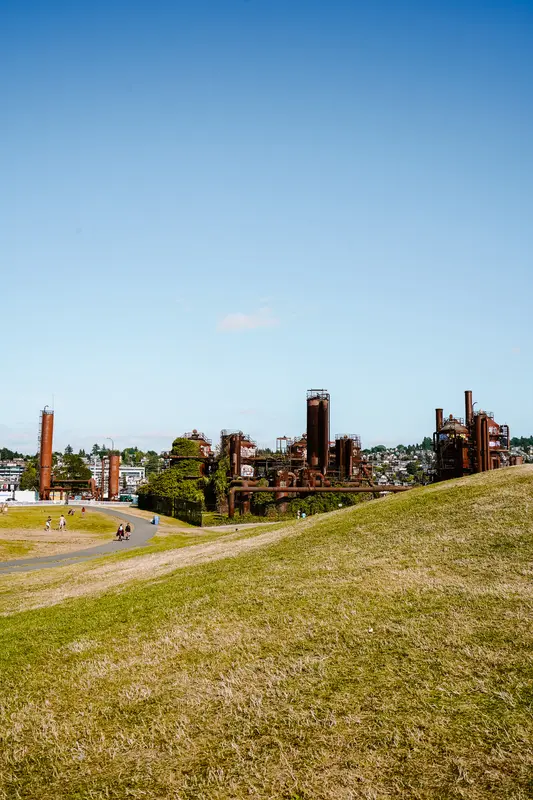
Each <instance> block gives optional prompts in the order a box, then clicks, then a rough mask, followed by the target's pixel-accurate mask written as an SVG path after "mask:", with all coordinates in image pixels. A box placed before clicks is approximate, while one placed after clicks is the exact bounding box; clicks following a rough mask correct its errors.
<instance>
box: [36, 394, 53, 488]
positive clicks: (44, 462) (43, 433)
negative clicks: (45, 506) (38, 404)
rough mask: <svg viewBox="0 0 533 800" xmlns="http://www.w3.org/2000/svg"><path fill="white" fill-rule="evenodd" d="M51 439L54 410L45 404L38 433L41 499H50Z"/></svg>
mask: <svg viewBox="0 0 533 800" xmlns="http://www.w3.org/2000/svg"><path fill="white" fill-rule="evenodd" d="M53 439H54V412H53V411H51V410H50V409H49V408H48V406H45V407H44V408H43V410H42V411H41V424H40V433H39V498H40V499H41V500H50V489H51V486H52V452H53Z"/></svg>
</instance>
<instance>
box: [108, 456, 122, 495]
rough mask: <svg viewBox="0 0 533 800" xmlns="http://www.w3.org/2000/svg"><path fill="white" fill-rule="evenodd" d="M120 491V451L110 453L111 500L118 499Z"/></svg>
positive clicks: (109, 492) (109, 493)
mask: <svg viewBox="0 0 533 800" xmlns="http://www.w3.org/2000/svg"><path fill="white" fill-rule="evenodd" d="M119 491H120V456H119V454H118V453H110V454H109V491H108V498H109V500H116V499H117V498H118V495H119Z"/></svg>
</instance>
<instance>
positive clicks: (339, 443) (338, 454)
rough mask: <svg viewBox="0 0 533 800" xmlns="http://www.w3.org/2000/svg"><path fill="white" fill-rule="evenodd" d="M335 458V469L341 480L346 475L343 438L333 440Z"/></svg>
mask: <svg viewBox="0 0 533 800" xmlns="http://www.w3.org/2000/svg"><path fill="white" fill-rule="evenodd" d="M335 459H336V461H337V470H338V472H339V477H340V479H341V480H342V479H343V478H344V476H345V475H346V464H345V458H344V439H336V441H335Z"/></svg>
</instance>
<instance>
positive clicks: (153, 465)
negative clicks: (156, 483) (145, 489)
mask: <svg viewBox="0 0 533 800" xmlns="http://www.w3.org/2000/svg"><path fill="white" fill-rule="evenodd" d="M160 466H161V464H160V460H159V456H158V455H157V453H153V454H152V455H149V456H147V457H146V464H145V470H146V477H148V476H149V475H152V474H153V473H157V472H159V467H160Z"/></svg>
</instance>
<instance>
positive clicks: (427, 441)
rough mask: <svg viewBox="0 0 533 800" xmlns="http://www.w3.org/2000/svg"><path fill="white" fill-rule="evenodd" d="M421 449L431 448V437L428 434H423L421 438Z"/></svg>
mask: <svg viewBox="0 0 533 800" xmlns="http://www.w3.org/2000/svg"><path fill="white" fill-rule="evenodd" d="M421 449H422V450H433V439H432V438H431V437H430V436H424V438H423V440H422V448H421Z"/></svg>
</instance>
